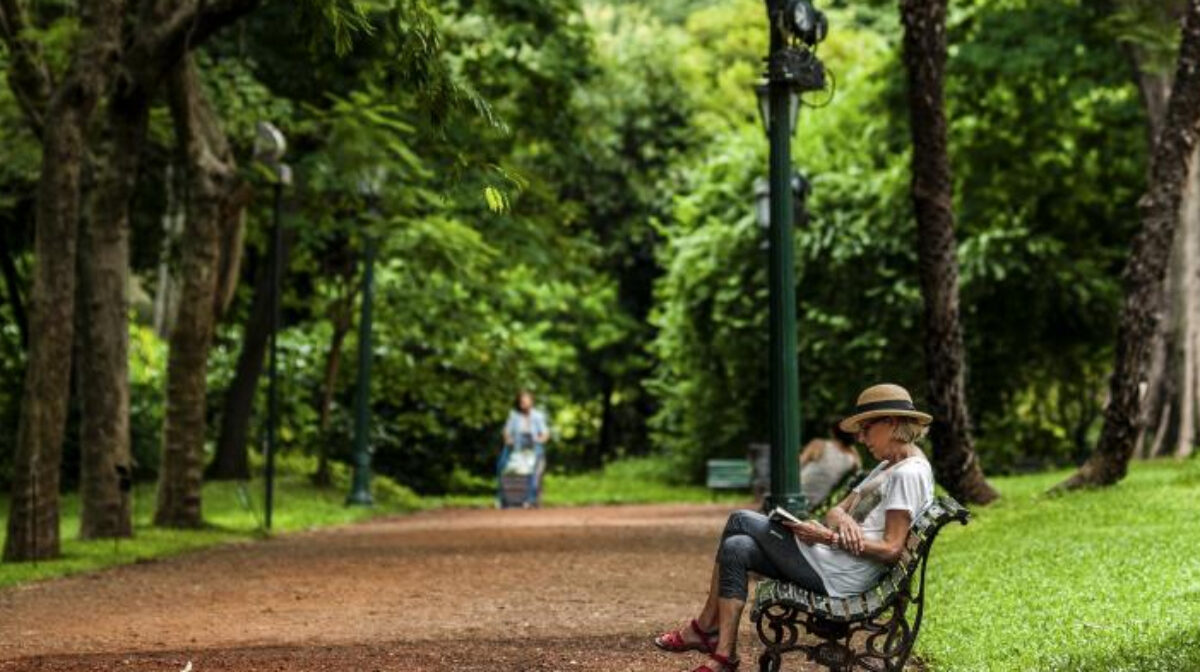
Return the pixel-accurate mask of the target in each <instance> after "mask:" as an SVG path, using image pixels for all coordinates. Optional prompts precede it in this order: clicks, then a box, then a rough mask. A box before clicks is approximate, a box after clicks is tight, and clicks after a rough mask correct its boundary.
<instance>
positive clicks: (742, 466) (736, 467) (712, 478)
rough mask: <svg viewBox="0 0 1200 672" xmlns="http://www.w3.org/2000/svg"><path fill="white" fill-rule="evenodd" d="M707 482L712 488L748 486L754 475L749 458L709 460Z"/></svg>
mask: <svg viewBox="0 0 1200 672" xmlns="http://www.w3.org/2000/svg"><path fill="white" fill-rule="evenodd" d="M707 467H708V469H707V478H705V484H706V485H707V486H708V487H710V488H717V489H720V488H748V487H750V483H751V480H752V477H753V474H752V470H751V468H750V461H749V460H709V461H708V464H707Z"/></svg>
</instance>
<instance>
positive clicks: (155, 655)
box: [0, 506, 757, 672]
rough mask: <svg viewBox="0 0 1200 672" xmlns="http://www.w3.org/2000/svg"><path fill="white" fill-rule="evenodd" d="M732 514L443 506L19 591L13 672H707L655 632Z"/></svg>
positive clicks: (7, 662) (691, 606) (12, 592)
mask: <svg viewBox="0 0 1200 672" xmlns="http://www.w3.org/2000/svg"><path fill="white" fill-rule="evenodd" d="M728 511H729V508H728V507H723V506H656V507H648V506H645V507H610V508H586V509H549V510H541V511H519V510H516V511H513V510H510V511H439V512H429V513H422V514H417V515H413V516H407V517H402V518H395V519H389V520H382V521H376V522H371V523H366V524H361V525H354V526H349V527H343V528H338V529H332V530H324V531H319V532H311V533H304V534H296V535H289V536H285V537H282V538H278V539H274V540H271V541H267V542H259V543H248V544H239V545H233V546H225V547H221V548H215V549H211V550H207V551H201V552H198V553H193V554H190V555H186V556H183V557H179V558H175V559H170V560H164V561H161V562H155V563H149V564H141V565H134V566H127V567H120V568H116V569H112V570H108V571H104V572H100V573H96V574H91V575H85V576H80V577H74V578H68V579H62V580H57V581H51V582H45V583H40V584H33V585H29V586H24V587H19V588H15V589H8V590H4V591H0V671H3V672H10V671H15V670H56V671H57V670H72V671H73V670H116V669H119V670H182V669H184V668H185V667H186V666H187V664H188V663H189V662H190V663H191V664H192V668H191V669H192V670H193V672H208V671H210V670H239V671H240V670H289V671H292V670H446V671H450V670H454V671H457V670H511V671H514V672H516V671H519V670H650V671H654V670H662V671H664V672H665V671H667V670H684V669H690V668H691V667H694V666H695V665H697V664H699V662H700V660H701V658H700V657H699V655H698V654H689V655H690V657H688V656H682V657H681V656H671V655H667V654H663V653H659V652H657V651H655V650H653V648H652V647H650V646H649V640H648V638H649V637H650V636H651V635H652V634H653V633H655V632H656V631H657V630H659V629H661V628H662V627H663V626H666V625H669V624H674V623H676V622H678V621H680V620H681V619H683V618H684V617H685V616H687V615H689V614H691V613H692V612H694V611H695V609H696V608H697V606H698V604H699V603H700V601H701V600H702V599H703V594H704V588H705V587H706V583H707V580H708V572H709V571H710V569H711V567H712V565H711V556H712V553H713V550H714V544H715V540H716V537H717V535H718V533H719V531H720V527H721V524H722V522H723V520H724V517H725V515H726V514H727V513H728ZM743 635H744V638H743V642H744V646H743V652H744V654H746V657H747V658H751V657H752V656H753V652H754V651H755V650H756V649H757V646H756V645H755V644H754V643H753V642H752V640H751V637H750V629H749V628H744V629H743ZM747 647H748V648H747ZM749 662H750V661H749V660H747V663H749ZM752 667H753V666H752V665H749V664H748V665H746V666H745V667H744V668H743V669H747V668H752Z"/></svg>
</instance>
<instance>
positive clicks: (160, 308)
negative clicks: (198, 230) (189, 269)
mask: <svg viewBox="0 0 1200 672" xmlns="http://www.w3.org/2000/svg"><path fill="white" fill-rule="evenodd" d="M179 181H180V180H179V175H178V171H177V170H176V168H175V166H174V164H173V163H168V164H167V171H166V179H165V180H164V181H163V183H164V185H165V187H166V200H167V203H166V207H165V208H164V210H163V215H162V230H163V239H162V245H161V247H160V250H159V257H158V283H157V285H156V286H155V288H154V333H156V334H158V337H159V338H161V339H164V340H166V339H168V338H170V337H171V330H172V329H173V328H174V326H175V312H176V310H178V308H179V288H178V286H177V284H176V282H175V276H174V275H173V274H172V273H171V259H172V258H173V256H174V250H175V248H176V246H178V244H179V237H180V236H181V235H182V234H183V222H184V220H185V219H186V216H185V215H184V213H183V205H182V203H181V199H180V197H179V192H181V191H182V189H181V188H180V186H179Z"/></svg>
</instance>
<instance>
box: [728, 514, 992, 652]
mask: <svg viewBox="0 0 1200 672" xmlns="http://www.w3.org/2000/svg"><path fill="white" fill-rule="evenodd" d="M969 517H970V514H969V512H968V511H967V510H966V509H965V508H963V506H962V505H960V504H959V503H958V502H956V501H954V499H953V498H950V497H938V498H937V499H935V500H934V502H933V503H932V504H930V505H929V508H928V509H926V510H925V512H924V513H922V514H921V516H920V517H919V518H918V519H917V521H916V522H915V523H914V524H913V526H912V528H911V529H910V530H909V533H908V539H907V540H905V544H904V549H903V551H901V555H900V560H899V561H898V562H897V563H896V565H895V567H893V568H892V569H891V571H889V572H888V573H887V574H884V575H883V577H882V578H881V579H880V581H879V583H877V584H876V585H875V586H873V587H872V588H871V589H870V590H868V591H866V592H865V593H860V594H858V595H851V596H848V597H829V596H827V595H820V594H818V593H814V592H811V591H808V590H805V589H804V588H801V587H800V586H797V585H795V584H791V583H787V582H784V581H777V580H773V579H764V580H762V581H759V583H758V588H757V589H756V591H755V594H754V606H753V608H752V609H751V612H750V619H751V620H752V621H753V622H754V625H755V628H756V629H757V630H758V636H759V639H760V640H762V643H763V645H764V646H765V650H764V652H763V654H762V655H761V656H760V657H759V670H760V672H778V671H779V670H780V669H781V665H782V657H783V654H785V653H788V652H791V651H803V652H804V653H805V655H806V657H807V658H808V659H809V660H812V661H813V662H815V663H817V664H819V665H823V666H825V667H827V668H829V669H831V670H853V669H855V668H859V669H864V670H875V671H884V670H886V671H888V672H892V671H898V670H901V669H903V668H904V663H905V662H906V661H907V660H908V657H909V654H911V653H912V647H913V644H914V643H916V640H917V633H918V632H919V631H920V629H921V616H922V612H923V611H924V607H925V568H926V566H927V564H928V562H929V553H930V550H931V549H932V548H933V541H934V539H935V538H936V537H937V534H938V532H939V531H940V530H941V529H942V527H944V526H945V525H947V524H948V523H950V522H952V521H958V522H959V523H962V524H964V525H965V524H966V523H967V520H968V519H969ZM918 575H919V580H917V577H918ZM914 582H915V583H916V584H917V585H916V590H915V591H914V590H913V587H914V586H913V584H914ZM912 605H915V606H916V614H915V616H914V617H913V619H912V622H911V624H910V622H909V618H908V611H909V607H910V606H912ZM802 629H803V630H805V631H807V632H809V633H811V634H813V635H815V636H816V637H817V640H818V641H816V642H811V641H810V642H805V641H802V639H801V637H800V635H801V630H802ZM856 635H865V639H864V638H863V637H861V636H860V637H858V640H859V641H853V640H855V636H856ZM860 647H861V650H858V649H859V648H860Z"/></svg>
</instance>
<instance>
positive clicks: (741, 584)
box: [654, 385, 933, 672]
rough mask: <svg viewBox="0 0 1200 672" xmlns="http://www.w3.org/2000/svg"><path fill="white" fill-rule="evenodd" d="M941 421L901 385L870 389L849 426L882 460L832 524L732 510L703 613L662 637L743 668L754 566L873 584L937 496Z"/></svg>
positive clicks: (814, 587)
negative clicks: (928, 435) (929, 440)
mask: <svg viewBox="0 0 1200 672" xmlns="http://www.w3.org/2000/svg"><path fill="white" fill-rule="evenodd" d="M931 420H932V418H931V417H930V416H929V415H928V414H926V413H922V412H920V411H918V410H917V409H916V408H915V407H914V406H913V402H912V397H911V396H910V395H909V393H908V391H907V390H905V389H904V388H902V387H900V386H898V385H876V386H874V387H869V388H867V389H866V390H864V391H863V393H862V394H860V395H859V397H858V403H857V405H856V407H855V409H854V413H852V414H851V415H850V416H849V417H847V418H846V419H844V420H842V422H841V428H842V429H843V430H845V431H846V432H849V433H850V434H853V435H856V436H857V437H858V439H859V441H860V442H862V443H863V445H865V446H866V447H867V449H868V450H870V451H871V455H873V456H874V457H875V458H876V459H878V460H880V464H879V466H878V467H876V468H875V470H874V471H872V472H871V474H870V475H868V476H867V478H865V479H864V480H863V482H862V483H861V484H860V485H859V486H858V487H856V488H855V489H854V490H853V491H852V492H851V493H850V495H849V496H847V497H846V498H845V499H844V500H842V501H841V502H840V503H839V504H838V505H837V506H836V507H834V508H833V509H831V510H830V512H829V514H828V515H827V516H826V517H825V522H826V524H827V525H828V526H826V525H822V524H821V523H819V522H816V521H804V522H802V523H800V524H794V523H781V522H778V521H776V520H773V519H769V518H768V517H767V516H765V515H763V514H761V513H757V512H755V511H736V512H734V513H733V514H732V515H730V516H729V520H728V522H726V524H725V531H724V532H723V533H722V534H721V541H720V544H719V547H718V550H717V559H716V566H714V567H713V573H712V583H711V586H710V588H709V594H708V600H707V601H706V602H705V604H704V608H703V609H702V610H701V611H700V615H699V616H698V617H696V618H695V619H693V620H692V621H691V622H690V623H689V624H688V625H686V626H685V627H683V628H680V629H679V630H672V631H670V632H667V633H664V634H662V635H659V636H658V637H656V638H655V640H654V643H655V645H657V646H658V647H659V648H661V649H663V650H665V651H671V652H681V651H702V652H704V653H707V654H708V655H709V657H710V658H711V660H710V661H709V662H708V663H707V664H705V665H701V666H700V667H698V668H696V669H695V670H694V671H693V672H733V671H735V670H737V667H738V660H737V656H736V648H737V628H738V622H739V621H740V620H741V617H742V609H743V607H745V605H746V596H747V595H748V593H749V576H748V575H749V573H751V572H753V573H755V574H757V575H760V576H765V577H769V578H773V579H780V580H783V581H788V582H791V583H795V584H797V585H800V586H802V587H803V588H805V589H807V590H811V591H814V592H817V593H820V594H823V595H832V596H835V597H842V596H846V595H854V594H857V593H861V592H863V591H865V590H867V589H869V588H870V587H871V586H873V585H874V584H875V583H876V582H877V581H878V580H879V577H880V576H882V575H883V574H884V572H886V571H887V569H888V567H889V566H890V565H893V564H895V562H896V561H897V560H898V559H899V558H900V553H901V551H902V549H903V547H904V540H905V538H906V537H907V536H908V530H909V527H911V525H912V522H913V521H914V520H916V519H917V517H918V516H920V515H921V512H922V511H924V509H925V507H927V506H928V505H929V504H930V503H931V502H932V501H933V471H932V469H931V468H930V466H929V461H928V460H927V459H926V458H925V455H924V454H923V453H922V452H921V450H920V449H919V448H918V447H917V446H916V443H917V441H920V440H921V439H922V438H924V436H925V432H926V429H927V427H928V425H929V423H930V421H931ZM789 531H790V534H789Z"/></svg>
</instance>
